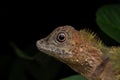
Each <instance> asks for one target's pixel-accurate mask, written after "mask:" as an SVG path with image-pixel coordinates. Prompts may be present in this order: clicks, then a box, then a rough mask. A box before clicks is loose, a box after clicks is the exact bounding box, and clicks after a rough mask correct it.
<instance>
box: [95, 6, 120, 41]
mask: <svg viewBox="0 0 120 80" xmlns="http://www.w3.org/2000/svg"><path fill="white" fill-rule="evenodd" d="M96 22H97V24H98V26H99V27H100V29H101V30H102V31H103V32H105V33H106V34H107V35H108V36H110V37H111V38H113V39H114V40H116V41H117V42H119V43H120V4H118V5H117V4H116V5H105V6H103V7H101V8H100V9H98V11H97V13H96Z"/></svg>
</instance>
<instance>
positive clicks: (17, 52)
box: [10, 43, 33, 60]
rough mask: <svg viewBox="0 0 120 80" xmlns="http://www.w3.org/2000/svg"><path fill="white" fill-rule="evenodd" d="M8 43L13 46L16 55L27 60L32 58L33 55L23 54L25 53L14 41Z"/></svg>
mask: <svg viewBox="0 0 120 80" xmlns="http://www.w3.org/2000/svg"><path fill="white" fill-rule="evenodd" d="M10 45H11V46H12V47H13V49H14V50H15V53H16V55H17V56H18V57H20V58H24V59H28V60H33V57H30V56H27V55H25V53H24V52H23V51H22V50H20V49H19V48H18V47H17V46H16V45H15V44H14V43H10Z"/></svg>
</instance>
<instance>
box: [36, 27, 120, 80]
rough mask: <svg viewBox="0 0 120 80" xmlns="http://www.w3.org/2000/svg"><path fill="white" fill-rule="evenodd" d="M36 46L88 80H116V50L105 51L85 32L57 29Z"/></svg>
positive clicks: (118, 76)
mask: <svg viewBox="0 0 120 80" xmlns="http://www.w3.org/2000/svg"><path fill="white" fill-rule="evenodd" d="M36 46H37V48H38V49H39V50H40V51H42V52H44V53H46V54H48V55H51V56H53V57H54V58H57V59H58V60H60V61H62V62H63V63H65V64H67V65H68V66H69V67H71V68H72V69H73V70H74V71H76V72H78V73H80V74H81V75H83V76H84V77H86V78H87V79H88V80H120V64H119V65H117V64H118V63H119V60H120V59H118V58H120V57H117V56H118V53H119V56H120V52H119V51H120V48H114V47H113V48H108V47H106V46H105V45H103V44H102V43H101V41H100V40H98V39H97V38H96V36H95V35H94V34H93V33H90V32H89V31H86V30H80V31H77V30H75V29H74V28H73V27H72V26H68V25H66V26H60V27H58V28H56V29H55V30H54V31H53V32H52V33H51V34H50V35H48V36H47V37H46V38H43V39H40V40H38V41H37V43H36ZM112 56H114V57H112ZM117 62H118V63H117ZM114 66H115V67H114Z"/></svg>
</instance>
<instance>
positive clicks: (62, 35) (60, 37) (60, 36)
mask: <svg viewBox="0 0 120 80" xmlns="http://www.w3.org/2000/svg"><path fill="white" fill-rule="evenodd" d="M56 40H57V41H58V42H64V41H65V40H66V34H65V33H64V32H60V33H58V34H57V37H56Z"/></svg>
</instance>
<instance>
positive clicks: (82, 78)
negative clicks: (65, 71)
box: [61, 75, 86, 80]
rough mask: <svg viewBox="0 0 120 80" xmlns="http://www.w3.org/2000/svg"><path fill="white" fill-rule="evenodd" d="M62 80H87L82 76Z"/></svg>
mask: <svg viewBox="0 0 120 80" xmlns="http://www.w3.org/2000/svg"><path fill="white" fill-rule="evenodd" d="M61 80H86V79H85V78H84V77H82V76H80V75H73V76H70V77H67V78H64V79H61Z"/></svg>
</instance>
